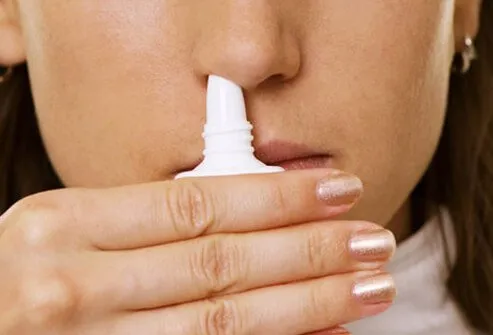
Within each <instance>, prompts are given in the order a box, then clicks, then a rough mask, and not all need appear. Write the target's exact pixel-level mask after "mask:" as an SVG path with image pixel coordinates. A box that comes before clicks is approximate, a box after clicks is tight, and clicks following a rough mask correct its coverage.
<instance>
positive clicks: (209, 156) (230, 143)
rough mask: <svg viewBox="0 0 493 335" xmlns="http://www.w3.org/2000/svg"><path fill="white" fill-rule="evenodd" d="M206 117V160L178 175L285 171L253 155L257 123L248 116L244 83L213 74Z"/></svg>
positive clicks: (222, 174) (209, 87)
mask: <svg viewBox="0 0 493 335" xmlns="http://www.w3.org/2000/svg"><path fill="white" fill-rule="evenodd" d="M206 118H207V120H206V124H205V126H204V132H203V133H202V137H203V138H204V141H205V149H204V152H203V154H204V160H203V161H202V163H200V164H199V165H198V166H197V167H196V168H195V169H194V170H192V171H188V172H183V173H180V174H178V175H177V176H176V179H178V178H185V177H205V176H225V175H239V174H254V173H271V172H280V171H284V169H283V168H281V167H278V166H267V165H265V164H264V163H262V162H261V161H259V160H258V159H257V158H256V157H255V156H254V155H253V153H254V148H253V146H252V140H253V136H252V129H253V126H252V125H251V123H250V122H248V120H247V115H246V109H245V100H244V98H243V91H242V89H241V87H239V86H238V85H236V84H235V83H233V82H232V81H230V80H227V79H225V78H222V77H219V76H215V75H211V76H209V79H208V84H207V113H206Z"/></svg>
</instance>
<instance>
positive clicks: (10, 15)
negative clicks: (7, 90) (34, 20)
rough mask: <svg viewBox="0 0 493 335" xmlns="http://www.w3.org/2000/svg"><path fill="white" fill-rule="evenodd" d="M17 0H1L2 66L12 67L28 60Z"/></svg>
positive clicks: (0, 34) (0, 59) (0, 36)
mask: <svg viewBox="0 0 493 335" xmlns="http://www.w3.org/2000/svg"><path fill="white" fill-rule="evenodd" d="M15 1H16V0H0V41H1V42H0V66H4V67H10V66H13V65H16V64H20V63H23V62H24V61H25V60H26V52H25V46H24V40H23V38H22V29H21V25H20V20H19V15H18V11H17V6H16V3H15Z"/></svg>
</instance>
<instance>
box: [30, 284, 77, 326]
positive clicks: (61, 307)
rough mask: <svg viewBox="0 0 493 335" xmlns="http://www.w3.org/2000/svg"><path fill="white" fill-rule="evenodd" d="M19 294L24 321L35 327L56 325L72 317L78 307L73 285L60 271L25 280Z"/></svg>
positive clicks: (62, 323)
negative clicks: (57, 273) (59, 273)
mask: <svg viewBox="0 0 493 335" xmlns="http://www.w3.org/2000/svg"><path fill="white" fill-rule="evenodd" d="M20 296H21V302H20V305H21V310H22V315H23V319H24V322H25V323H26V325H27V326H29V327H30V328H32V329H57V327H60V326H62V325H64V324H65V323H67V322H69V321H70V320H72V319H73V316H74V315H75V312H76V310H77V305H78V303H77V302H78V299H77V294H76V290H75V289H74V286H73V285H71V283H70V282H69V281H68V280H66V279H64V278H63V277H61V276H59V275H49V276H44V277H42V278H39V277H38V278H35V279H33V280H30V281H28V282H27V283H24V285H23V287H22V289H21V295H20Z"/></svg>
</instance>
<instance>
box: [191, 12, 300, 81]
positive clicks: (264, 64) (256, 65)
mask: <svg viewBox="0 0 493 335" xmlns="http://www.w3.org/2000/svg"><path fill="white" fill-rule="evenodd" d="M257 9H258V8H257ZM266 11H267V9H265V8H264V11H263V12H262V15H260V14H259V15H257V17H259V18H258V19H253V18H252V16H254V14H255V13H254V12H251V13H248V11H247V13H243V15H242V17H238V18H234V17H230V18H229V19H227V20H224V19H223V20H217V21H218V23H216V25H215V26H214V24H212V23H211V25H212V26H207V27H203V28H204V29H203V31H202V34H201V37H200V38H199V39H198V41H196V43H195V48H194V52H193V58H194V63H195V70H196V71H197V72H198V73H199V74H201V75H204V76H207V75H210V74H215V75H218V76H221V77H224V78H228V79H229V80H232V81H233V82H235V83H237V84H238V85H240V86H241V87H243V88H245V89H252V88H255V87H257V86H259V85H260V84H262V83H264V82H266V81H268V80H270V79H276V80H288V79H291V78H293V77H295V76H296V74H297V73H298V71H299V68H300V63H301V59H300V51H299V47H298V41H297V38H296V36H294V34H292V33H289V32H288V31H289V30H288V29H283V27H282V26H281V23H280V21H281V20H280V18H279V17H276V15H275V13H271V14H267V15H266ZM249 15H250V17H248V16H249ZM219 22H228V23H227V24H223V25H221V24H220V23H219Z"/></svg>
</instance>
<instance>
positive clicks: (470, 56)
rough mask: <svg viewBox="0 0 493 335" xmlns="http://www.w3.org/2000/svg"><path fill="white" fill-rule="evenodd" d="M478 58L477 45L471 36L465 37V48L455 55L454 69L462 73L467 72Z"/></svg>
mask: <svg viewBox="0 0 493 335" xmlns="http://www.w3.org/2000/svg"><path fill="white" fill-rule="evenodd" d="M476 58H477V52H476V47H475V46H474V41H473V39H472V38H471V37H469V36H466V37H465V38H464V49H463V50H462V51H461V52H459V53H457V54H456V55H455V57H454V63H453V66H452V68H453V71H454V72H456V73H460V74H466V73H467V72H469V69H470V68H471V65H472V62H473V61H474V60H475V59H476Z"/></svg>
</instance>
